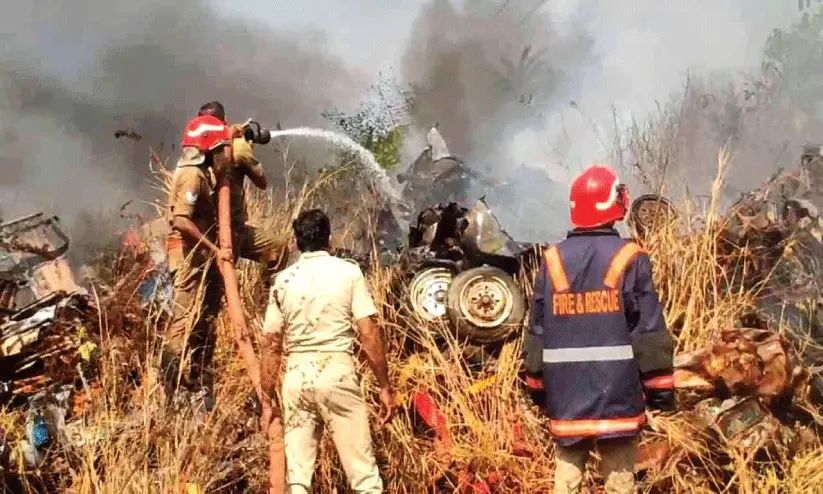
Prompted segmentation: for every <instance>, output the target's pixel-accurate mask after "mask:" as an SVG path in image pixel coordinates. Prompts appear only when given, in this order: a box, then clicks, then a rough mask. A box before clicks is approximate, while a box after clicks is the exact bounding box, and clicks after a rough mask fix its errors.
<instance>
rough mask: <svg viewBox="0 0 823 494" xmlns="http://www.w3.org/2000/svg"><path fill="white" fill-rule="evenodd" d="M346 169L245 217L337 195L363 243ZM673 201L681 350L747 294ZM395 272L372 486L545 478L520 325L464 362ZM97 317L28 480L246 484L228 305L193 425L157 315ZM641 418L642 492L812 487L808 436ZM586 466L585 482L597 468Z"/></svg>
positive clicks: (14, 426)
mask: <svg viewBox="0 0 823 494" xmlns="http://www.w3.org/2000/svg"><path fill="white" fill-rule="evenodd" d="M725 162H726V160H725V157H724V156H721V159H720V161H719V173H718V177H719V178H718V180H717V181H716V187H715V189H716V190H715V195H717V194H718V193H719V190H720V188H721V187H722V176H723V171H724V166H725ZM347 181H348V175H347V174H346V173H345V171H344V170H337V171H332V172H329V173H326V174H323V175H321V176H320V177H319V178H317V179H315V180H312V181H310V182H306V183H307V184H308V185H306V186H303V187H300V188H289V189H286V190H279V191H276V192H270V193H269V194H265V195H264V194H252V195H250V199H251V201H250V202H251V216H252V217H253V219H254V221H255V222H257V223H258V224H259V225H261V226H264V227H266V228H271V229H273V230H275V231H277V232H280V233H283V234H286V233H287V232H288V226H289V223H290V220H291V218H292V217H293V215H294V213H295V212H296V211H298V210H300V209H301V208H303V207H307V206H311V205H325V206H327V209H332V208H331V207H328V205H329V204H335V203H336V204H339V205H340V208H339V209H335V210H333V213H332V214H333V215H335V216H337V217H338V218H341V217H342V215H344V214H348V215H347V216H345V218H346V219H347V220H350V221H347V223H346V225H340V224H338V228H337V229H336V232H340V233H339V234H338V235H337V237H336V240H337V242H338V244H339V245H341V244H342V246H345V245H347V244H348V245H363V243H364V242H367V241H368V238H367V237H363V236H358V234H357V232H358V231H362V230H363V229H364V227H367V226H368V225H369V224H370V222H369V218H370V216H369V208H368V207H365V206H361V205H362V204H368V202H367V201H362V202H355V201H351V200H349V201H336V199H338V198H340V197H357V196H356V195H354V191H356V190H357V188H356V187H353V186H352V185H351V184H350V183H347ZM335 201H336V202H335ZM681 209H682V211H681V212H685V214H684V215H683V216H684V217H685V219H686V221H682V222H681V224H680V226H679V227H675V225H666V226H665V227H664V228H661V229H660V231H659V232H658V233H656V234H655V235H654V237H652V238H651V239H650V241H649V242H648V245H647V247H648V249H649V250H650V252H651V255H652V258H653V260H654V261H655V278H656V282H657V285H658V287H659V288H660V291H661V298H662V301H663V303H664V305H665V307H666V311H667V320H668V322H669V324H670V325H671V327H672V328H674V329H675V330H676V334H677V338H678V349H679V350H689V349H692V348H696V347H699V346H701V345H703V344H705V343H706V342H707V341H709V340H710V339H711V338H712V336H713V335H715V334H716V333H717V331H719V330H720V329H722V328H724V327H729V326H733V325H734V324H735V323H736V322H737V319H738V318H739V316H740V315H741V314H742V312H743V311H744V310H745V309H746V308H747V307H748V306H749V305H750V304H751V301H752V298H753V295H754V293H753V292H751V291H748V292H731V293H730V292H729V291H728V290H727V289H726V288H725V287H728V286H733V285H734V284H733V283H729V280H723V278H722V276H721V275H720V274H721V273H720V272H719V269H718V265H717V262H716V254H717V248H718V246H717V242H718V240H717V234H718V231H719V229H720V226H721V225H720V212H719V211H718V209H717V206H716V202H713V203H712V205H711V206H710V207H709V209H708V210H706V211H701V212H700V213H701V214H700V218H698V217H697V215H696V214H695V213H696V212H695V211H691V210H690V206H689V205H683V207H682V208H681ZM347 212H348V213H347ZM349 213H350V214H349ZM355 220H356V221H355ZM345 226H348V227H349V229H348V230H346V228H345ZM239 273H240V279H241V284H242V286H243V294H244V297H245V298H246V305H247V314H248V316H249V318H250V321H252V327H253V328H256V329H259V328H260V325H261V315H262V302H263V300H264V296H265V294H263V293H261V290H260V288H259V287H260V278H259V276H260V272H259V269H257V268H256V267H255V266H253V265H250V264H243V263H241V265H240V270H239ZM395 274H396V273H394V272H393V271H392V270H391V269H387V268H380V267H377V266H374V268H373V269H372V270H371V272H370V276H369V279H370V283H371V290H372V293H373V294H374V297H375V299H376V301H377V303H378V304H379V306H381V307H382V311H381V321H380V322H381V326H382V327H383V328H384V331H385V333H386V335H387V339H388V343H389V348H390V362H391V369H390V372H391V378H392V380H393V381H394V382H395V383H396V384H397V391H398V396H399V399H400V401H401V404H402V405H403V407H402V409H401V412H400V413H399V415H398V416H397V417H396V418H395V419H394V421H393V422H392V423H391V424H390V426H388V427H385V428H380V427H379V426H375V428H374V429H373V431H374V437H375V442H376V445H377V454H378V461H379V464H380V467H381V473H382V475H383V478H384V479H385V481H386V484H387V492H393V493H394V492H397V493H404V492H408V493H420V492H426V491H429V490H430V489H432V488H433V487H436V489H437V491H439V492H472V491H471V490H460V489H459V488H460V487H461V483H462V486H463V487H465V481H466V480H469V481H474V480H478V479H483V478H489V477H490V476H498V477H499V478H501V479H502V480H501V481H500V482H498V483H497V484H495V485H494V486H493V492H535V493H539V492H551V481H552V471H553V462H552V446H551V441H550V440H549V437H548V435H547V432H546V429H545V424H544V419H542V418H541V416H540V414H539V413H538V410H537V409H536V408H535V407H534V406H532V405H531V404H530V403H528V400H527V398H526V397H525V395H524V394H523V393H522V391H521V388H520V385H519V380H518V371H519V368H520V351H521V345H522V341H521V339H520V338H515V339H514V340H512V341H509V342H507V343H505V344H504V345H502V347H501V348H499V349H497V350H495V352H494V353H495V354H496V355H497V359H496V362H495V363H494V364H493V365H492V366H489V367H487V368H485V369H480V370H478V369H476V368H473V367H472V366H471V365H470V363H469V362H468V361H467V359H466V358H465V356H464V355H463V354H462V353H461V351H460V350H461V344H460V342H458V341H457V340H456V339H455V337H454V336H453V335H452V333H451V332H450V331H449V330H448V328H446V327H443V326H440V325H432V324H424V323H422V322H420V321H416V320H413V319H412V318H410V316H409V311H408V309H407V308H405V307H396V306H395V305H394V302H392V300H393V299H392V298H391V296H390V293H389V287H390V286H391V285H392V279H393V276H395ZM521 279H522V280H525V281H526V282H525V283H524V284H525V286H524V288H525V291H526V292H527V293H530V292H531V289H530V286H528V285H529V283H528V282H527V280H530V279H531V273H523V276H522V277H521ZM109 310H114V309H112V308H110V309H109ZM109 319H110V314H109V313H108V312H104V313H103V314H102V316H101V324H100V327H99V328H98V330H99V334H100V337H101V341H102V347H103V350H104V351H103V355H104V357H103V358H102V360H101V363H100V365H101V367H102V371H101V375H102V380H101V383H100V391H99V392H98V394H97V396H96V398H95V401H94V403H93V405H92V406H91V407H89V408H88V409H87V410H86V413H85V415H83V416H82V417H79V418H77V417H75V419H76V420H79V421H80V423H81V424H83V427H82V430H83V434H84V440H83V441H82V443H81V444H78V445H77V446H75V447H73V448H71V449H61V450H54V451H51V452H50V453H49V457H48V459H47V462H46V465H47V466H44V468H43V469H42V470H41V471H39V472H38V471H28V472H27V474H26V475H25V476H24V480H29V481H31V483H32V484H31V485H32V488H34V487H36V485H35V484H36V482H35V481H36V480H37V479H38V478H40V477H42V474H44V473H47V472H49V471H59V472H61V476H60V477H59V478H58V479H57V482H58V485H59V489H60V490H61V491H63V492H78V493H81V492H82V493H86V492H101V493H130V492H141V493H142V492H162V493H179V492H191V493H196V492H260V491H261V489H262V486H263V482H264V481H265V467H266V464H265V462H266V458H265V454H266V448H265V445H264V441H263V438H262V436H261V434H260V433H259V432H258V431H257V430H256V423H255V420H254V413H253V410H252V407H251V405H250V400H249V398H250V396H251V391H250V387H249V383H248V381H247V379H246V377H245V376H244V373H243V370H242V366H241V365H240V364H239V362H238V361H237V359H236V357H235V354H234V348H233V338H232V336H231V332H230V330H229V328H228V327H227V325H226V324H227V319H226V318H223V319H221V321H220V324H219V339H218V352H217V355H216V365H217V366H218V368H219V375H220V380H219V385H218V389H217V394H218V406H217V407H216V409H215V411H214V412H213V413H212V414H211V416H209V417H208V419H207V421H206V423H205V424H203V425H201V424H198V423H197V422H196V421H195V420H193V419H192V418H191V417H189V416H182V415H178V416H174V415H169V414H167V413H165V412H164V411H163V410H162V409H161V407H160V400H161V397H160V395H161V394H162V392H161V390H160V388H159V386H158V384H157V376H156V370H155V369H156V366H157V351H156V348H157V345H158V336H157V335H158V334H160V333H162V330H163V324H164V323H163V322H162V321H163V319H162V318H158V317H145V318H143V319H142V320H141V321H138V322H137V323H134V324H132V325H130V326H129V327H123V328H114V327H110V326H109V324H108V323H107V321H108V320H109ZM112 319H116V318H112ZM128 339H134V340H135V341H138V342H140V343H139V344H137V345H132V350H134V351H136V352H137V355H138V356H137V357H135V358H132V359H129V358H127V356H124V355H123V352H122V351H120V352H118V351H116V350H117V349H118V348H122V347H123V346H124V343H123V342H124V340H128ZM134 347H136V349H135V348H134ZM126 367H133V368H134V370H135V371H136V374H137V376H139V379H137V380H135V379H133V378H129V376H128V373H127V372H125V371H124V368H126ZM361 375H362V376H363V379H362V386H363V388H364V390H365V392H366V396H367V399H368V400H369V401H370V402H371V404H372V405H373V406H376V389H375V381H374V378H373V376H372V374H371V373H370V372H369V371H368V370H366V369H365V368H364V369H362V373H361ZM419 389H426V390H428V391H429V392H430V393H431V395H432V396H433V397H434V398H435V399H436V400H437V402H438V403H439V404H440V406H441V407H442V412H443V414H444V415H445V417H446V421H447V424H448V428H449V431H450V433H451V435H452V438H453V442H454V447H453V449H452V450H451V451H450V452H448V453H447V452H445V451H444V450H443V449H442V448H439V447H438V443H437V441H436V440H435V439H434V437H433V435H432V434H431V433H430V432H428V431H426V430H425V429H422V428H421V427H420V425H419V423H418V422H419V421H418V420H416V419H415V417H414V413H413V412H412V409H411V407H410V400H411V397H412V395H413V393H414V392H415V391H416V390H419ZM515 423H520V424H521V425H522V427H523V435H524V437H525V439H526V442H527V445H528V449H529V450H531V453H532V454H533V455H534V456H533V458H523V457H518V456H515V455H514V454H513V453H512V450H513V445H514V444H515V442H516V438H515V434H514V424H515ZM0 424H2V425H7V427H6V430H10V431H15V430H22V429H21V428H22V421H21V418H20V416H19V414H17V413H12V412H9V413H6V414H2V415H0ZM650 425H651V427H650V430H648V431H647V432H645V433H644V434H645V436H644V440H647V441H651V440H664V441H667V442H668V443H669V444H670V445H671V446H672V448H673V451H674V453H673V454H672V455H671V457H670V458H669V459H668V461H667V462H666V463H665V464H664V465H663V467H662V468H661V469H660V470H659V471H654V472H648V473H647V474H646V475H645V476H644V477H643V479H642V489H643V491H644V492H676V493H692V492H695V493H696V492H701V493H702V492H740V493H760V492H774V493H778V492H779V493H795V492H820V491H821V490H823V489H821V488H820V485H821V480H823V478H822V477H823V473H821V472H823V446H821V444H820V442H819V440H815V441H814V442H813V444H811V445H810V446H808V447H807V448H806V449H804V450H802V451H800V452H797V453H794V454H790V453H788V452H787V451H788V450H786V449H785V448H782V449H779V450H778V454H777V456H775V457H773V458H771V459H766V460H763V459H760V458H758V461H753V460H752V459H751V458H748V457H747V454H746V452H745V451H738V450H736V449H735V448H734V447H732V446H731V445H729V444H727V443H725V442H724V441H723V440H720V439H717V438H714V437H711V436H709V435H706V434H704V433H703V432H701V431H700V430H698V428H697V427H696V426H695V425H694V424H693V422H692V421H691V420H690V418H689V416H688V415H687V414H686V413H683V412H681V413H677V414H674V415H670V416H655V417H653V419H652V421H651V424H650ZM444 473H445V474H446V475H444ZM592 473H593V475H591V476H590V479H591V480H590V481H589V482H594V481H595V480H596V478H597V475H596V473H595V472H594V470H593V471H592ZM437 479H439V480H437ZM436 480H437V482H435V481H436ZM316 483H317V492H324V493H325V492H333V490H334V489H335V488H339V489H341V491H345V489H344V488H343V486H344V485H345V481H344V476H343V473H342V471H341V469H340V467H339V464H338V462H337V460H336V453H335V451H334V447H333V446H332V443H331V442H330V440H329V439H328V438H324V440H323V442H322V446H321V454H320V456H319V461H318V470H317V475H316Z"/></svg>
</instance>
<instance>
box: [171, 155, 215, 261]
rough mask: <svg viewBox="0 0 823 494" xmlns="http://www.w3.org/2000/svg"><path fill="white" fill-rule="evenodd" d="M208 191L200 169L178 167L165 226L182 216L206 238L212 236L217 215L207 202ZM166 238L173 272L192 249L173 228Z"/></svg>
mask: <svg viewBox="0 0 823 494" xmlns="http://www.w3.org/2000/svg"><path fill="white" fill-rule="evenodd" d="M211 190H212V184H211V181H210V180H209V178H208V176H207V175H206V172H205V171H204V170H203V168H202V167H199V166H191V165H187V166H178V167H177V168H176V169H175V170H174V175H173V176H172V180H171V187H170V188H169V210H168V221H169V224H172V222H173V221H174V217H175V216H183V217H186V218H188V219H190V220H191V221H192V222H193V223H194V224H195V225H197V228H198V229H199V230H200V231H201V232H202V233H204V234H207V235H208V236H209V238H211V237H213V236H214V233H215V227H214V226H215V220H216V218H217V213H216V210H215V207H214V203H213V202H212V199H211V195H210V194H211ZM168 239H169V268H170V269H171V270H174V269H176V268H177V267H179V266H180V263H181V262H182V260H183V258H184V256H187V255H188V253H189V252H190V250H191V248H192V247H194V246H193V245H187V242H184V241H183V237H182V235H181V234H180V232H179V231H177V229H175V228H172V229H171V231H170V232H169V237H168ZM181 246H182V248H181Z"/></svg>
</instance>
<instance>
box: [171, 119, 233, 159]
mask: <svg viewBox="0 0 823 494" xmlns="http://www.w3.org/2000/svg"><path fill="white" fill-rule="evenodd" d="M230 142H231V130H230V129H229V126H228V125H226V122H224V121H222V120H220V119H219V118H217V117H215V116H213V115H198V116H196V117H194V118H193V119H191V120H189V123H187V124H186V130H184V131H183V140H182V142H181V143H180V145H181V146H183V147H195V148H197V149H199V150H200V151H202V152H204V153H205V152H208V151H211V150H212V149H214V148H216V147H217V146H220V145H221V144H228V143H230Z"/></svg>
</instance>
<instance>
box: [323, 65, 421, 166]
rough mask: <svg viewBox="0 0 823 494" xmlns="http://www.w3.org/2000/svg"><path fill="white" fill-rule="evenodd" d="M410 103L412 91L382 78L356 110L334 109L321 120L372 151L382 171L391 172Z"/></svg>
mask: <svg viewBox="0 0 823 494" xmlns="http://www.w3.org/2000/svg"><path fill="white" fill-rule="evenodd" d="M411 102H412V93H411V91H409V90H406V89H403V88H401V87H400V86H399V85H398V84H397V83H396V82H394V81H393V80H388V79H383V78H382V77H381V78H380V80H379V81H378V83H377V84H375V85H373V86H371V87H370V88H369V98H368V100H367V101H366V102H365V103H363V104H361V105H360V108H359V109H358V111H356V112H355V113H351V114H347V113H344V112H341V111H338V110H336V109H334V110H330V111H326V112H324V113H323V117H324V118H326V119H327V120H329V121H330V122H331V123H332V124H333V125H334V126H335V127H337V128H338V129H340V130H341V131H342V132H344V133H345V134H346V135H348V136H349V137H351V138H352V139H354V140H355V141H357V142H358V143H359V144H360V145H361V146H363V147H364V148H366V149H368V150H369V151H371V153H372V154H374V157H375V159H376V160H377V162H378V163H380V165H381V166H382V167H383V168H385V169H387V170H391V169H393V168H395V167H396V166H397V165H398V163H399V162H400V152H401V150H402V147H403V128H405V127H406V126H407V125H408V110H409V106H410V104H411Z"/></svg>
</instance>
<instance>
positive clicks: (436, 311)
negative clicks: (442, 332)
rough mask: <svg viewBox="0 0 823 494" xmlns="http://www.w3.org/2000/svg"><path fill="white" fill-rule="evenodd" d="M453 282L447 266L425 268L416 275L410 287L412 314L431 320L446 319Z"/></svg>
mask: <svg viewBox="0 0 823 494" xmlns="http://www.w3.org/2000/svg"><path fill="white" fill-rule="evenodd" d="M451 283H452V272H451V271H449V270H448V269H446V268H440V267H430V268H425V269H423V270H422V271H420V272H418V273H417V274H416V275H414V277H413V278H412V280H411V282H410V283H409V288H408V301H409V305H410V306H411V309H412V314H413V315H414V316H416V317H418V318H420V319H422V320H423V321H429V322H433V321H439V320H443V319H445V317H446V313H447V308H448V307H447V305H446V299H447V297H448V292H449V286H450V285H451Z"/></svg>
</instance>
